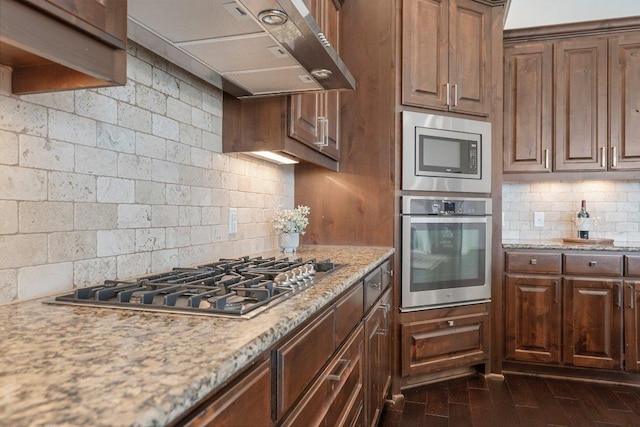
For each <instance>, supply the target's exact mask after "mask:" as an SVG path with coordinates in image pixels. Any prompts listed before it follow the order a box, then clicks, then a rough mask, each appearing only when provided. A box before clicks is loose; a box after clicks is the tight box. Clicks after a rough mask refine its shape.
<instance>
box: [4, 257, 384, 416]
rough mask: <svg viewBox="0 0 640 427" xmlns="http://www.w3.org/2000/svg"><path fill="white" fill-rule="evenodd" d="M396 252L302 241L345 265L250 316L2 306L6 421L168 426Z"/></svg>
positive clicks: (23, 304) (33, 303)
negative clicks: (306, 288)
mask: <svg viewBox="0 0 640 427" xmlns="http://www.w3.org/2000/svg"><path fill="white" fill-rule="evenodd" d="M392 254H393V249H392V248H387V247H360V246H358V247H351V246H303V247H301V248H300V249H299V251H298V253H297V254H296V255H295V256H297V257H301V258H303V259H310V258H317V259H318V260H322V259H326V258H330V259H331V261H333V262H334V263H336V264H347V265H346V266H345V267H343V268H341V269H339V270H337V271H336V272H334V273H332V274H331V275H328V276H326V277H325V278H323V279H321V280H318V281H317V282H316V285H315V286H314V287H312V288H310V289H308V290H306V291H304V292H302V293H300V294H298V295H294V296H293V297H291V298H288V299H287V300H285V301H283V302H281V303H279V304H277V305H275V306H273V307H271V308H270V309H269V310H267V311H265V312H263V313H261V314H259V315H258V316H256V317H255V318H253V319H249V320H247V319H229V318H220V317H207V316H194V315H185V314H169V313H151V312H142V311H132V310H122V309H109V308H93V307H80V306H69V305H54V304H44V303H43V301H44V300H43V299H39V300H32V301H25V302H16V303H12V304H8V305H3V306H0V342H1V343H2V345H1V347H0V426H3V427H4V426H7V427H8V426H11V427H17V426H20V427H27V426H93V427H97V426H109V427H117V426H162V425H165V424H167V423H169V422H170V421H171V420H173V419H174V418H176V417H177V416H178V415H180V414H181V413H183V412H184V411H186V410H187V409H189V408H190V407H191V406H192V405H194V404H195V403H196V402H197V401H198V400H200V399H201V398H203V397H204V396H206V395H207V394H208V393H209V392H210V391H212V390H214V389H215V388H217V387H218V386H219V385H221V384H223V383H224V382H225V380H227V379H229V378H230V377H231V376H232V375H233V374H235V373H237V372H238V371H240V370H241V369H242V368H243V367H245V366H247V365H248V364H249V362H251V361H252V359H254V358H255V357H257V356H258V355H260V354H261V353H262V352H263V351H265V350H267V349H269V347H271V346H272V344H274V343H275V342H276V341H278V340H279V339H281V338H282V337H284V336H285V335H286V334H287V333H289V332H290V331H291V330H293V329H294V328H295V327H296V326H298V325H300V324H301V323H302V322H304V321H305V320H306V319H308V318H309V317H310V316H312V315H313V314H314V313H316V312H317V311H318V310H319V309H321V308H322V307H324V306H326V304H327V303H328V302H330V301H332V300H333V299H334V298H335V297H337V296H338V295H340V294H341V293H342V292H344V291H345V290H346V289H348V288H349V287H350V286H351V285H353V284H354V283H356V282H357V281H359V280H361V279H362V278H363V277H364V276H365V274H366V273H367V272H369V271H370V270H372V269H373V268H375V267H376V266H377V265H378V264H379V263H381V262H382V261H383V260H384V259H386V258H387V257H389V256H390V255H392ZM260 255H264V256H273V255H277V256H279V257H282V256H283V254H281V253H279V252H275V251H274V252H272V253H263V254H260ZM67 292H68V291H67ZM50 299H51V298H49V300H50Z"/></svg>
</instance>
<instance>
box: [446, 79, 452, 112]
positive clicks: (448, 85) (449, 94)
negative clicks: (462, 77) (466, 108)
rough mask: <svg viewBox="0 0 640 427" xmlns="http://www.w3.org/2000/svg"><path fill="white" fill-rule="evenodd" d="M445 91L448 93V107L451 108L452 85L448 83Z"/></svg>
mask: <svg viewBox="0 0 640 427" xmlns="http://www.w3.org/2000/svg"><path fill="white" fill-rule="evenodd" d="M445 90H446V92H447V95H446V97H447V99H446V101H447V107H448V106H450V105H451V84H449V83H447V84H446V85H445Z"/></svg>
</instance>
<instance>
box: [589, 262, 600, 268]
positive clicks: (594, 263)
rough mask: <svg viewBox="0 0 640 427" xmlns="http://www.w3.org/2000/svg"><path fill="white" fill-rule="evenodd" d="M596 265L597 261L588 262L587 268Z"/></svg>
mask: <svg viewBox="0 0 640 427" xmlns="http://www.w3.org/2000/svg"><path fill="white" fill-rule="evenodd" d="M596 264H598V262H597V261H589V267H595V266H596Z"/></svg>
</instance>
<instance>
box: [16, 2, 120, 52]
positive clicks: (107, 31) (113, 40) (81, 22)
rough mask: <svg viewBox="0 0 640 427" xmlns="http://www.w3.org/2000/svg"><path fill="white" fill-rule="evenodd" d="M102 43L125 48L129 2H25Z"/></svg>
mask: <svg viewBox="0 0 640 427" xmlns="http://www.w3.org/2000/svg"><path fill="white" fill-rule="evenodd" d="M24 1H26V2H27V3H30V4H32V5H34V6H37V7H39V8H41V9H43V10H46V11H47V12H49V13H51V14H53V15H55V16H56V17H57V18H58V19H61V20H63V21H65V22H66V23H68V24H71V25H73V26H74V27H77V28H80V29H82V30H84V31H87V32H89V33H91V34H92V35H94V36H96V37H98V38H99V39H100V40H102V41H104V42H107V43H109V44H112V45H113V46H114V47H117V48H120V49H124V48H125V42H126V39H127V22H126V21H127V2H126V0H24Z"/></svg>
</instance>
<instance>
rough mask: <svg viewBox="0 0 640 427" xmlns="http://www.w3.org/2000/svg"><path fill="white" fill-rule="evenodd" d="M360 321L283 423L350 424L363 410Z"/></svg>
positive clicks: (305, 425)
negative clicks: (341, 348)
mask: <svg viewBox="0 0 640 427" xmlns="http://www.w3.org/2000/svg"><path fill="white" fill-rule="evenodd" d="M363 355H364V333H363V328H362V325H360V326H358V329H357V330H356V332H355V333H353V334H352V335H351V338H350V339H349V341H348V342H347V344H346V345H345V347H344V349H343V350H342V351H340V352H339V353H338V354H337V355H336V356H334V357H333V358H332V360H331V362H330V363H329V365H328V366H327V368H326V369H325V370H324V371H323V372H322V374H321V375H320V377H319V378H318V379H317V380H316V381H315V382H314V383H313V385H312V386H311V389H310V390H309V391H308V392H307V393H306V394H305V396H304V397H303V399H302V401H301V402H300V403H298V404H297V405H296V407H295V408H294V410H293V412H292V413H291V414H290V415H289V416H288V417H287V419H286V420H285V421H284V423H283V424H282V425H283V426H299V427H308V426H324V427H333V426H353V425H356V423H357V421H358V420H359V419H360V418H361V413H362V410H363V404H362V403H363V396H364V385H363Z"/></svg>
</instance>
